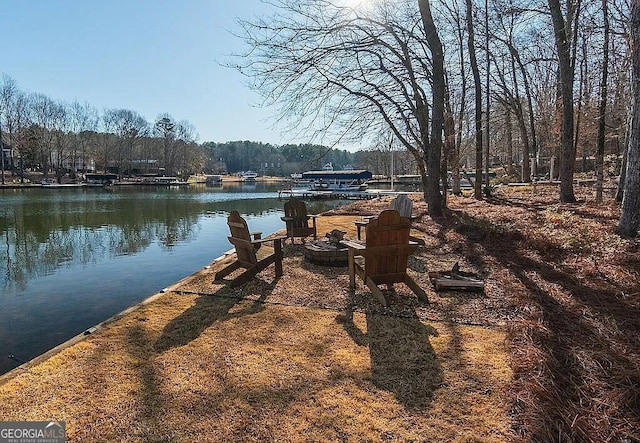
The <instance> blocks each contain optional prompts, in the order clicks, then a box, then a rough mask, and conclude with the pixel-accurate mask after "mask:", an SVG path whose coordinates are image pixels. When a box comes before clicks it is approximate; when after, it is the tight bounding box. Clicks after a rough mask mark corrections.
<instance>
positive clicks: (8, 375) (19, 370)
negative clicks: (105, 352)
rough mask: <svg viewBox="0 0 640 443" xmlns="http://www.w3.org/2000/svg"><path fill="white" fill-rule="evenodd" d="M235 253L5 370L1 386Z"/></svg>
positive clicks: (189, 280) (186, 282)
mask: <svg viewBox="0 0 640 443" xmlns="http://www.w3.org/2000/svg"><path fill="white" fill-rule="evenodd" d="M233 253H234V250H233V249H231V250H229V251H226V252H224V253H223V254H222V255H221V256H219V257H218V258H216V259H214V260H213V261H212V262H211V263H209V264H208V265H206V266H204V267H203V268H201V269H199V270H197V271H195V272H194V273H192V274H190V275H187V276H186V277H184V278H182V279H180V280H178V281H177V282H175V283H172V284H171V285H169V286H167V287H166V288H163V289H162V290H160V291H158V292H156V293H155V294H152V295H150V296H148V297H147V298H145V299H144V300H142V301H140V302H138V303H135V304H133V305H131V306H129V307H128V308H126V309H124V310H122V311H120V312H118V313H117V314H115V315H112V316H111V317H109V318H107V319H106V320H103V321H101V322H100V323H98V324H96V325H94V326H91V327H89V328H87V329H86V330H85V331H84V332H81V333H80V334H77V335H75V336H73V337H71V338H70V339H68V340H66V341H64V342H62V343H60V344H59V345H57V346H55V347H53V348H51V349H49V350H48V351H45V352H43V353H42V354H40V355H38V356H36V357H34V358H32V359H30V360H28V361H26V362H24V363H21V364H20V365H18V366H16V367H15V368H13V369H11V370H9V371H7V372H5V373H4V374H1V375H0V386H2V385H3V384H5V383H6V382H8V381H9V380H11V379H13V378H15V377H17V376H18V375H20V374H23V373H24V372H28V371H29V369H30V368H33V367H34V366H37V365H38V364H40V363H42V362H44V361H46V360H48V359H49V358H51V357H53V356H55V355H57V354H59V353H60V352H62V351H64V350H65V349H67V348H69V347H71V346H73V345H75V344H77V343H80V342H81V341H83V340H86V339H87V338H89V337H90V336H91V335H93V334H94V333H96V332H98V331H100V330H101V329H103V328H104V327H105V326H108V325H110V324H112V323H114V322H116V321H118V320H120V319H122V318H124V317H126V316H127V315H131V314H132V313H134V312H136V311H137V310H139V309H141V308H143V307H144V306H146V305H148V304H150V303H153V302H154V301H156V300H158V299H160V298H161V297H162V296H163V295H165V294H166V293H168V292H173V291H174V290H176V289H177V288H179V287H180V286H182V285H185V284H188V283H189V282H191V281H193V280H195V279H197V278H200V277H201V276H202V275H203V273H205V272H206V271H208V270H209V269H210V268H211V267H214V266H221V265H222V264H223V263H225V262H226V261H227V260H228V259H229V256H230V255H232V254H233Z"/></svg>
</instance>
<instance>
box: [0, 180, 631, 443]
mask: <svg viewBox="0 0 640 443" xmlns="http://www.w3.org/2000/svg"><path fill="white" fill-rule="evenodd" d="M577 191H578V192H582V190H581V189H580V188H579V189H577ZM579 197H580V198H581V199H582V201H581V202H580V203H578V204H572V205H570V204H559V203H557V190H551V191H547V190H545V189H543V188H538V189H535V190H534V189H531V188H525V189H520V190H517V191H513V192H506V191H504V190H500V191H499V192H498V193H497V195H496V196H495V197H494V198H492V199H490V200H488V201H484V202H477V201H475V200H473V199H470V198H455V197H454V198H451V199H450V202H449V205H450V208H451V210H450V212H449V213H448V214H447V216H446V217H444V218H442V219H439V220H432V219H430V218H429V217H427V216H426V207H425V204H424V202H420V201H418V200H416V201H415V205H414V214H418V215H422V217H421V219H420V220H419V221H418V222H417V223H416V224H415V225H414V226H415V227H416V230H415V232H414V233H415V234H416V235H417V236H421V237H422V238H423V239H424V241H425V244H426V246H424V247H421V248H420V249H419V251H418V253H417V254H416V255H415V256H414V257H413V258H412V259H411V262H410V270H409V272H410V273H411V275H412V277H414V279H415V280H416V281H418V282H419V284H421V286H422V287H423V288H425V289H426V290H427V293H428V296H429V299H430V302H431V303H430V304H429V305H425V304H422V303H420V302H419V301H418V299H417V298H416V297H415V296H414V295H413V294H412V293H411V291H410V290H409V289H407V288H405V287H404V286H403V285H397V286H396V289H395V291H392V292H389V293H388V295H389V297H390V301H391V303H390V306H389V307H388V308H383V307H382V306H380V305H379V304H378V303H377V302H376V301H375V300H373V298H372V297H371V296H370V294H369V292H368V290H367V289H366V287H364V285H363V284H362V283H361V282H358V288H357V290H356V291H355V292H353V293H351V292H350V291H348V279H347V275H346V270H345V268H327V267H320V266H316V265H313V264H309V263H307V262H306V261H305V260H304V259H303V254H302V247H301V246H300V245H299V244H296V245H290V244H287V245H286V247H285V257H286V258H285V263H284V266H285V274H284V276H283V277H282V278H281V279H279V280H274V279H273V269H272V268H271V269H267V270H265V271H263V272H262V273H260V274H259V275H258V278H256V279H254V280H252V281H251V282H249V283H247V284H246V285H244V286H242V287H241V288H237V289H230V288H228V287H227V286H226V285H225V284H224V282H216V283H212V275H213V271H214V269H209V270H204V271H202V272H201V273H200V274H199V275H198V276H197V278H194V279H193V280H191V281H188V282H186V283H184V284H182V285H180V286H179V287H178V288H176V291H175V292H171V293H167V294H165V295H164V296H162V297H161V298H160V299H158V300H156V301H155V302H153V303H150V304H148V305H146V306H144V307H142V308H141V309H139V310H137V311H136V312H135V313H133V314H130V315H128V316H126V317H124V318H122V319H120V320H119V321H116V322H113V323H111V324H109V325H108V326H107V327H105V328H103V329H102V330H100V331H99V332H98V333H96V334H95V335H92V336H91V337H90V338H89V339H87V340H85V341H83V342H81V343H79V344H77V345H75V346H72V347H70V348H68V349H66V350H65V351H63V352H61V353H60V354H58V355H56V356H55V357H53V358H51V359H49V360H47V361H46V362H44V363H42V364H40V365H37V366H35V367H32V368H30V369H29V371H28V372H25V373H24V374H21V375H20V376H18V377H15V378H13V379H11V380H9V381H8V382H6V383H5V384H4V385H2V386H0V398H1V399H2V402H0V420H11V419H19V420H25V419H38V420H43V419H49V418H51V419H60V420H66V421H67V428H68V430H69V435H70V437H71V441H82V442H84V441H172V442H173V441H184V442H189V441H195V440H198V441H252V440H253V441H358V442H359V441H387V440H389V441H446V442H449V441H461V442H470V441H532V442H548V441H558V442H574V441H585V442H604V441H620V442H631V441H637V435H640V412H639V411H640V396H639V391H638V386H639V385H640V369H639V368H640V340H639V339H638V333H637V332H638V330H640V303H639V298H638V297H639V295H640V244H639V242H638V241H637V240H629V239H621V238H619V237H618V236H617V235H615V234H614V228H615V224H616V222H617V218H618V208H617V207H616V206H615V205H614V204H605V205H601V206H597V205H595V204H594V203H593V202H592V200H593V199H592V197H591V195H590V194H588V193H584V194H582V193H580V194H579ZM387 205H388V199H381V200H375V201H366V202H357V203H354V204H352V205H349V206H347V207H342V208H338V209H337V210H334V211H331V212H330V213H329V214H328V215H330V216H327V217H320V218H319V230H320V232H328V231H330V230H331V229H334V228H340V229H344V230H346V231H348V233H347V236H349V237H351V238H353V237H354V236H355V229H354V226H353V220H354V219H356V218H357V217H359V216H361V215H373V214H376V213H378V212H379V211H380V210H381V209H383V208H385V207H386V206H387ZM456 262H458V263H459V264H460V266H461V268H462V269H463V270H466V271H472V272H476V273H478V274H480V275H481V276H482V277H483V279H484V281H485V292H484V293H482V294H477V293H465V292H447V291H444V292H439V293H435V292H434V291H433V289H432V287H431V284H430V282H429V281H428V278H427V270H446V269H450V268H451V266H452V265H453V264H454V263H456ZM218 265H219V264H218ZM230 277H232V276H230ZM505 333H506V334H505Z"/></svg>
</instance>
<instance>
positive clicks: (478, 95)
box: [466, 0, 488, 200]
mask: <svg viewBox="0 0 640 443" xmlns="http://www.w3.org/2000/svg"><path fill="white" fill-rule="evenodd" d="M466 6H467V12H466V17H467V36H468V37H467V44H468V50H469V61H470V62H471V71H472V72H473V84H474V94H475V123H476V125H475V131H476V132H475V138H476V175H475V182H474V186H473V195H474V197H475V198H476V199H478V200H480V199H482V151H483V148H484V145H483V142H482V85H481V82H480V68H479V67H478V58H477V57H476V46H475V33H474V26H473V9H472V8H473V6H472V4H471V0H466ZM487 161H488V159H487Z"/></svg>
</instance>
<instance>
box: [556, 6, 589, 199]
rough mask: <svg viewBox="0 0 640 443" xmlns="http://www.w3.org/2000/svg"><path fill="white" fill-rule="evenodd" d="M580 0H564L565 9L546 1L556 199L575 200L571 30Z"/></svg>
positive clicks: (572, 38)
mask: <svg viewBox="0 0 640 443" xmlns="http://www.w3.org/2000/svg"><path fill="white" fill-rule="evenodd" d="M580 3H581V0H567V1H566V7H565V11H566V13H563V8H562V6H561V5H560V0H548V4H549V10H550V12H551V19H552V23H553V29H554V35H555V42H556V50H557V56H558V70H559V73H560V74H559V76H560V78H559V84H560V93H561V97H562V130H561V137H562V158H561V162H560V201H562V202H567V203H571V202H575V201H576V197H575V195H574V192H573V173H574V168H575V163H576V153H575V146H574V144H573V138H574V134H573V130H574V120H573V119H574V115H573V83H574V75H575V57H574V55H573V48H574V46H573V45H574V42H575V38H574V35H575V29H576V27H577V23H578V12H579V10H580Z"/></svg>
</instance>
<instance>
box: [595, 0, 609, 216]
mask: <svg viewBox="0 0 640 443" xmlns="http://www.w3.org/2000/svg"><path fill="white" fill-rule="evenodd" d="M602 18H603V20H604V42H603V48H602V51H603V55H602V79H601V83H600V106H599V109H598V150H597V154H596V174H597V180H596V202H598V203H602V182H603V181H604V171H603V169H604V131H605V120H606V118H605V115H606V112H607V75H608V72H609V5H608V2H607V0H602Z"/></svg>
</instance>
